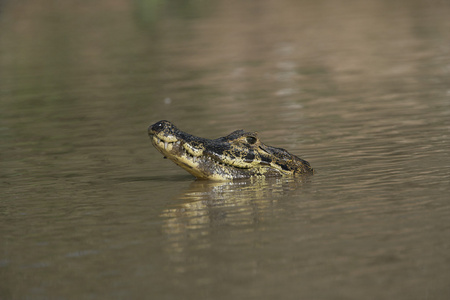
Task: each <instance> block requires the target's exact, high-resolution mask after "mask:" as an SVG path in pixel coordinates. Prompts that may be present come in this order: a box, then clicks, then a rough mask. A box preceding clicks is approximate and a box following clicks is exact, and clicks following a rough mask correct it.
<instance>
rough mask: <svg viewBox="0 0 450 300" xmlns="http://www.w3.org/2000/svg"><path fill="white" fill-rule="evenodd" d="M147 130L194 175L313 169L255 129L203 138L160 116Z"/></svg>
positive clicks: (212, 176) (309, 171)
mask: <svg viewBox="0 0 450 300" xmlns="http://www.w3.org/2000/svg"><path fill="white" fill-rule="evenodd" d="M148 134H149V136H150V139H151V141H152V143H153V145H154V146H155V148H156V149H158V151H159V152H161V153H162V155H164V158H169V159H170V160H171V161H173V162H174V163H176V164H177V165H178V166H180V167H182V168H183V169H185V170H186V171H188V172H189V173H191V174H192V175H194V176H195V177H197V178H198V179H211V180H233V179H240V178H250V177H253V176H266V177H276V176H285V175H288V176H296V175H300V174H312V173H313V172H314V170H313V169H312V168H311V166H310V164H309V163H308V162H307V161H306V160H303V159H301V158H299V157H297V156H295V155H293V154H290V153H289V152H287V151H286V150H284V149H282V148H275V147H271V146H267V145H265V144H263V143H262V142H261V141H260V139H259V138H258V134H257V132H246V131H244V130H236V131H233V132H232V133H230V134H229V135H227V136H224V137H220V138H217V139H206V138H201V137H197V136H194V135H190V134H189V133H186V132H183V131H181V130H179V129H178V128H177V127H175V125H173V124H172V123H171V122H169V121H165V120H163V121H159V122H157V123H155V124H153V125H150V127H149V128H148Z"/></svg>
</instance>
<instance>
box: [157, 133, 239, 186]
mask: <svg viewBox="0 0 450 300" xmlns="http://www.w3.org/2000/svg"><path fill="white" fill-rule="evenodd" d="M150 138H151V140H152V144H153V146H155V148H156V149H158V151H159V152H161V154H162V155H164V157H165V158H168V159H170V160H171V161H173V162H174V163H176V164H177V165H179V166H180V167H182V168H183V169H185V170H186V171H188V172H189V173H191V174H192V175H194V176H195V177H197V178H199V179H213V180H224V179H228V180H229V179H233V178H236V174H234V173H235V172H232V170H233V168H235V167H233V166H231V165H228V164H226V163H224V162H222V161H220V160H218V159H217V158H215V157H214V156H212V155H208V154H207V153H206V151H203V149H201V148H196V147H194V146H192V145H191V144H189V143H188V142H183V141H180V140H175V141H173V140H174V139H171V140H172V141H170V142H169V141H166V140H164V138H165V137H161V136H159V135H158V134H151V133H150ZM219 169H220V171H221V172H220V173H222V174H221V175H220V176H219V175H218V174H216V173H215V172H213V170H219ZM225 169H229V170H228V172H227V171H224V170H225ZM242 169H245V168H242ZM233 174H234V175H233ZM241 177H243V176H241Z"/></svg>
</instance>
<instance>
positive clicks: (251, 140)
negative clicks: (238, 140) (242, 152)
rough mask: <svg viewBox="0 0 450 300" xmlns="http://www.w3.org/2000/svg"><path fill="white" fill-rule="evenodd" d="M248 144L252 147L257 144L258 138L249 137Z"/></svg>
mask: <svg viewBox="0 0 450 300" xmlns="http://www.w3.org/2000/svg"><path fill="white" fill-rule="evenodd" d="M247 143H249V144H250V145H253V144H254V143H256V138H255V137H253V136H248V137H247Z"/></svg>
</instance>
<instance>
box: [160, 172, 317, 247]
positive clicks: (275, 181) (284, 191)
mask: <svg viewBox="0 0 450 300" xmlns="http://www.w3.org/2000/svg"><path fill="white" fill-rule="evenodd" d="M310 180H311V176H308V175H305V176H304V177H297V178H255V179H249V180H239V181H230V182H214V181H204V180H197V181H194V182H192V184H191V185H190V187H189V188H188V190H186V191H185V192H184V193H183V194H181V195H179V196H177V197H176V198H175V199H174V201H172V203H173V202H178V203H176V204H173V205H171V206H170V207H167V208H166V209H165V210H164V211H163V212H162V213H161V217H162V218H163V219H164V223H163V225H162V231H163V232H164V234H165V235H166V236H167V239H168V241H169V243H168V244H167V247H166V251H167V252H168V253H170V254H173V255H175V254H182V253H183V252H184V251H185V250H186V248H187V247H191V245H194V247H195V248H205V247H206V248H207V247H209V246H210V245H209V244H210V241H209V240H208V239H207V238H205V237H207V236H208V235H210V234H211V233H212V232H213V231H214V230H215V229H217V228H220V227H230V226H236V227H239V229H240V230H252V228H253V226H257V225H258V224H260V223H264V222H265V221H267V220H272V221H273V220H274V219H276V216H277V215H278V214H279V212H280V210H282V208H281V207H280V206H278V205H277V204H278V202H279V201H282V200H283V199H285V198H286V197H290V196H292V195H293V194H295V193H297V192H299V191H300V190H301V189H302V188H303V187H304V186H305V185H307V184H308V182H309V181H310ZM219 230H220V229H219Z"/></svg>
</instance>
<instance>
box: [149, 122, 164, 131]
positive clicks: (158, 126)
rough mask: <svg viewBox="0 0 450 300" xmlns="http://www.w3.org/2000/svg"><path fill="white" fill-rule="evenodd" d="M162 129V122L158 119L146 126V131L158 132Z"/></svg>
mask: <svg viewBox="0 0 450 300" xmlns="http://www.w3.org/2000/svg"><path fill="white" fill-rule="evenodd" d="M163 129H164V123H163V121H159V122H156V123H155V124H153V125H150V126H149V127H148V133H149V134H155V133H158V132H160V131H161V130H163Z"/></svg>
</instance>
